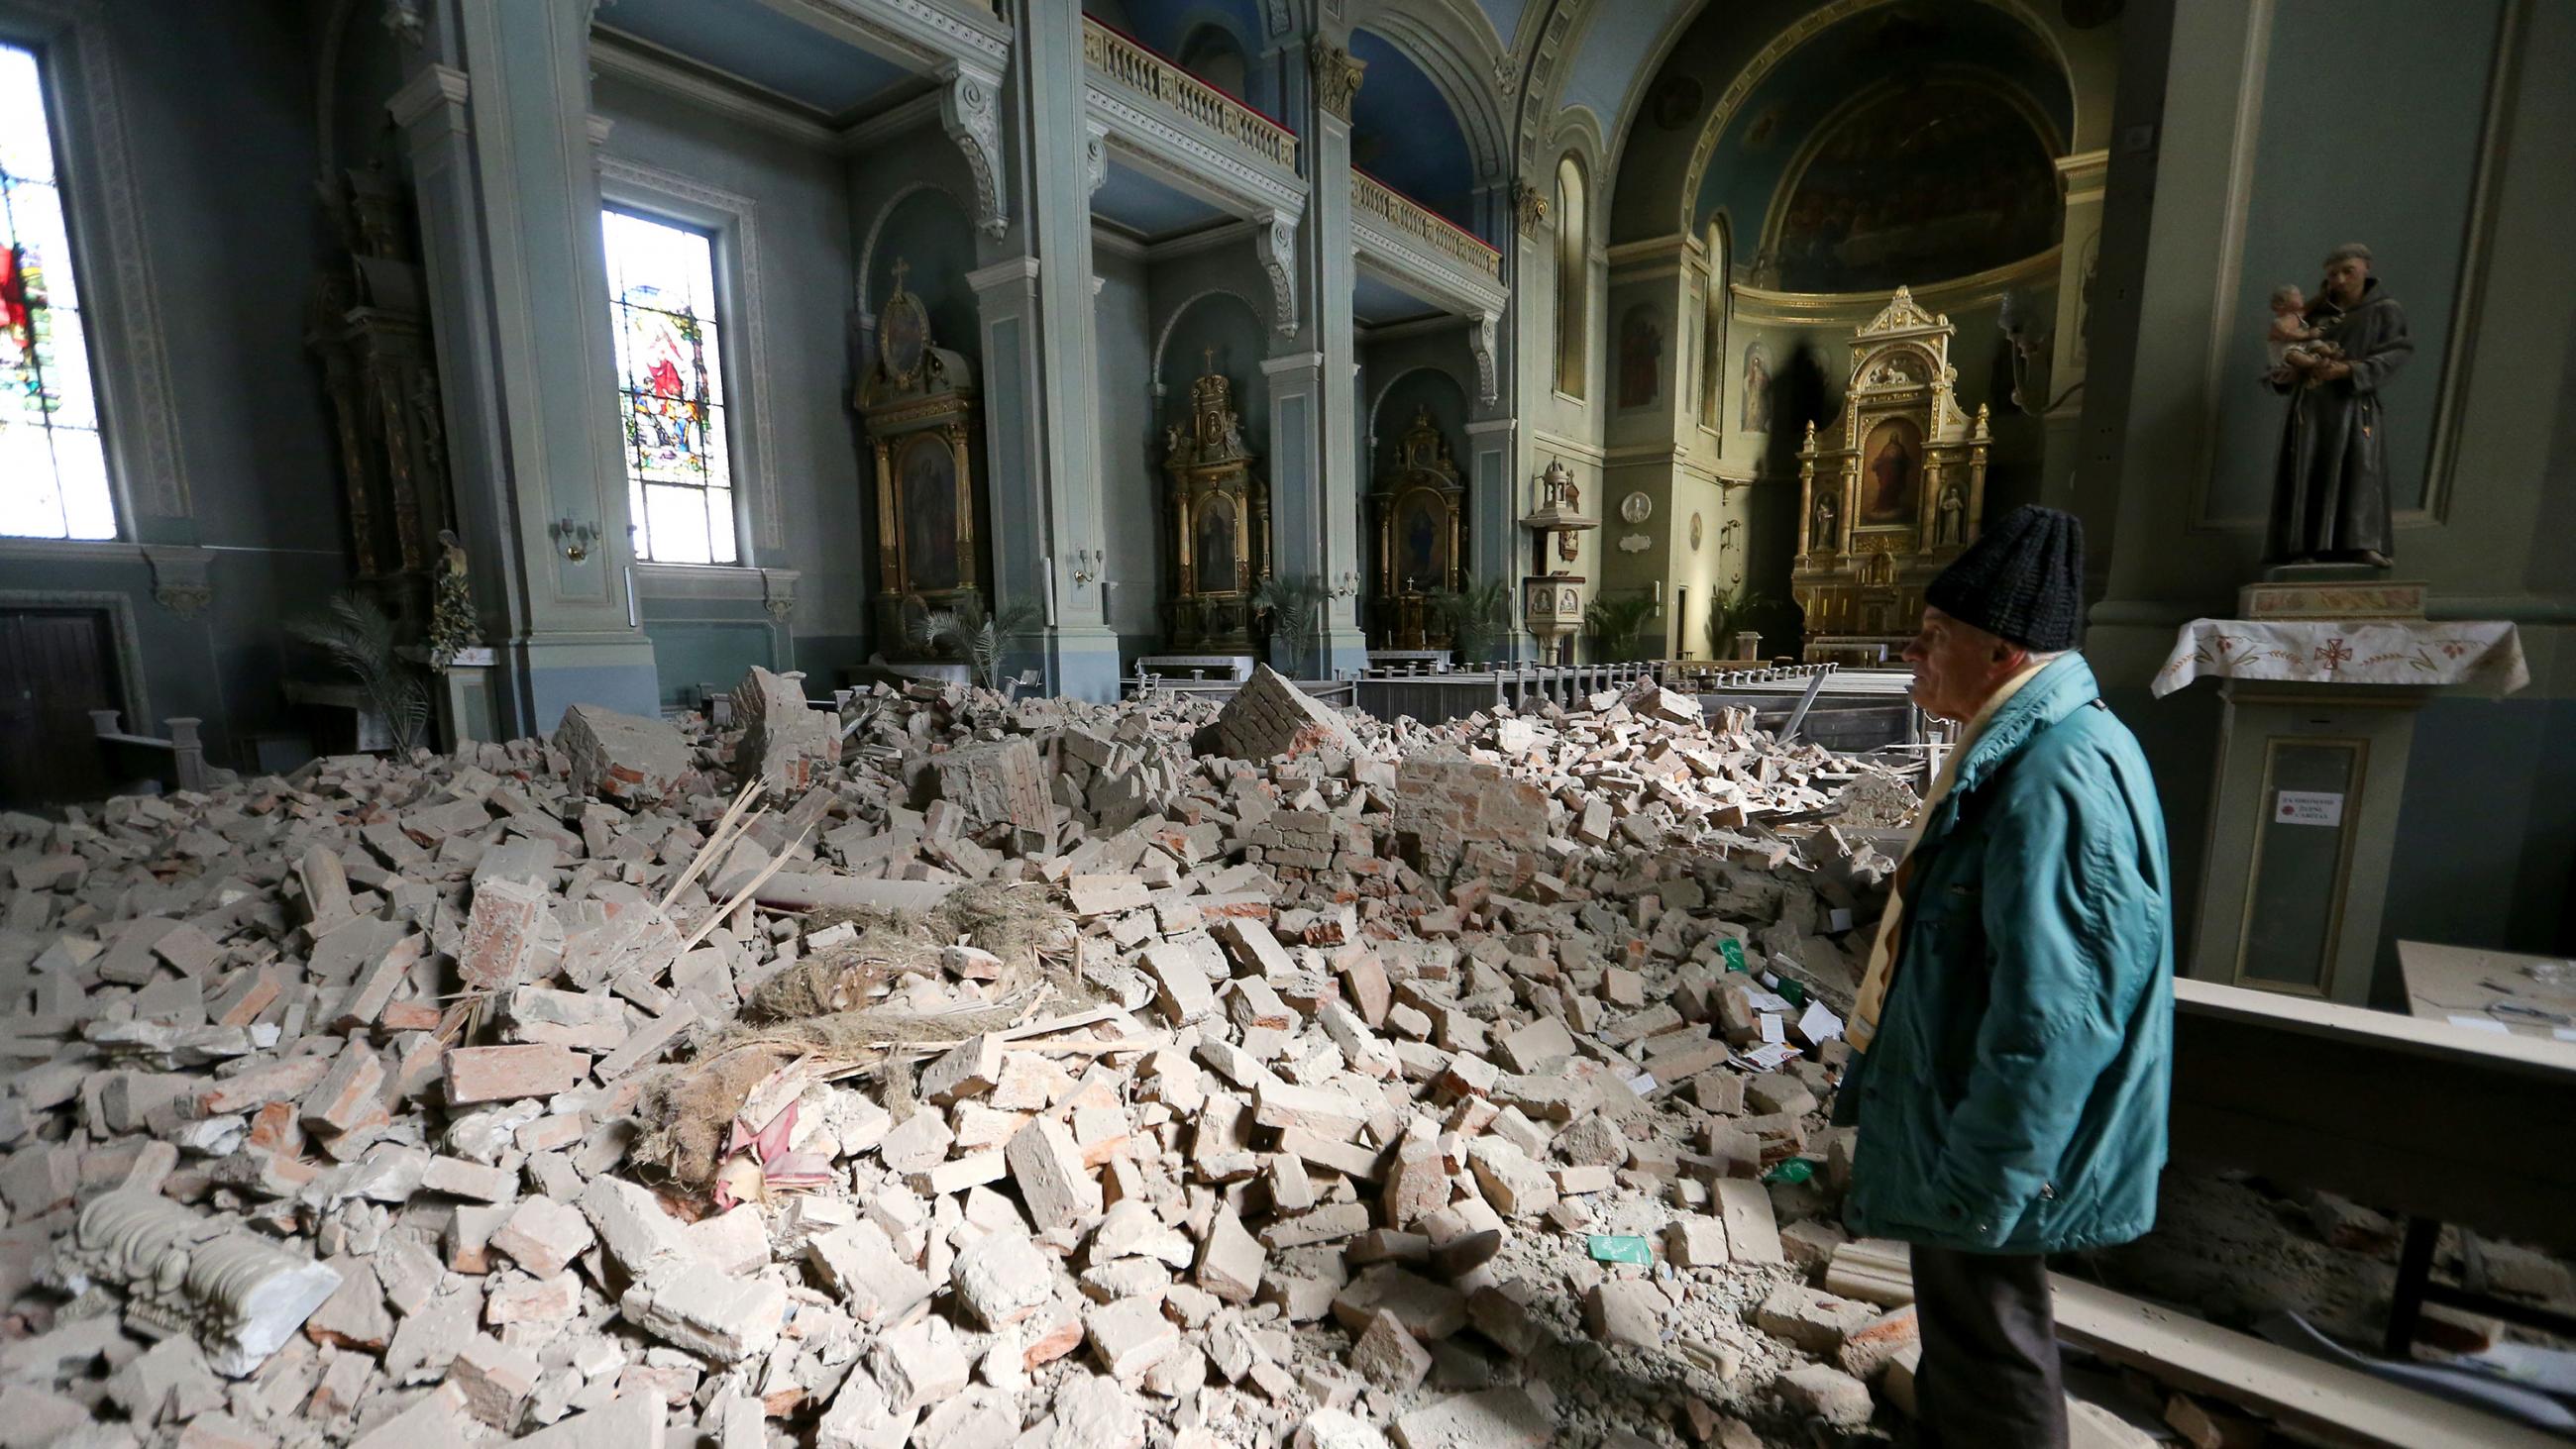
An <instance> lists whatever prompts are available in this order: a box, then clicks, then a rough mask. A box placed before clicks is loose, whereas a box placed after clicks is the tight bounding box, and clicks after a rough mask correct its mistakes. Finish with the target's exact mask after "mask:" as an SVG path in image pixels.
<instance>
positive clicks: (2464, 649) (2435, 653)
mask: <svg viewBox="0 0 2576 1449" xmlns="http://www.w3.org/2000/svg"><path fill="white" fill-rule="evenodd" d="M2203 675H2208V676H2210V677H2212V678H2216V679H2277V680H2288V681H2294V682H2296V683H2300V684H2397V685H2413V686H2417V687H2419V688H2429V687H2434V686H2440V685H2466V686H2469V687H2471V688H2475V689H2479V690H2482V691H2485V692H2488V693H2492V694H2499V695H2504V694H2511V693H2513V692H2514V691H2515V690H2517V689H2520V688H2522V687H2523V686H2524V685H2526V684H2529V683H2530V682H2531V670H2530V668H2529V667H2528V666H2527V665H2525V664H2524V662H2523V658H2522V636H2521V635H2520V634H2519V633H2518V632H2517V631H2516V630H2515V628H2514V626H2513V624H2512V623H2511V622H2509V621H2506V620H2501V619H2474V620H2461V621H2456V622H2453V621H2432V620H2423V619H2270V620H2259V621H2258V620H2251V619H2194V620H2192V621H2191V622H2190V623H2188V624H2185V625H2183V626H2182V629H2181V631H2180V633H2179V634H2178V635H2177V636H2176V638H2175V639H2174V647H2173V652H2172V653H2171V654H2168V655H2166V656H2165V663H2164V667H2163V668H2162V669H2159V670H2157V671H2156V677H2155V681H2154V683H2153V684H2152V685H2151V686H2150V688H2151V689H2152V690H2153V691H2154V693H2155V695H2156V697H2157V698H2159V699H2161V698H2163V697H2164V696H2166V695H2168V694H2171V693H2173V692H2174V691H2175V690H2177V689H2180V688H2182V687H2183V686H2184V685H2186V684H2189V683H2191V682H2192V681H2193V680H2195V679H2198V678H2200V677H2201V676H2203Z"/></svg>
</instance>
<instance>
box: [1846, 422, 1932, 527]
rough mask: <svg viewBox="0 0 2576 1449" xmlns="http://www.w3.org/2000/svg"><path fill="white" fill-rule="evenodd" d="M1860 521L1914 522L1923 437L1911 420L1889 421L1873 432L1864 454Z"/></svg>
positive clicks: (1921, 469) (1862, 460) (1862, 455)
mask: <svg viewBox="0 0 2576 1449" xmlns="http://www.w3.org/2000/svg"><path fill="white" fill-rule="evenodd" d="M1860 467H1861V480H1860V498H1861V503H1860V522H1861V523H1862V525H1863V526H1868V525H1872V524H1889V523H1898V524H1902V523H1912V522H1913V521H1914V499H1915V494H1916V492H1917V491H1918V490H1919V489H1920V487H1921V485H1922V482H1923V437H1922V433H1921V431H1920V430H1919V429H1917V428H1916V427H1915V425H1914V421H1913V419H1911V418H1889V419H1887V420H1886V421H1884V422H1882V423H1880V424H1879V425H1878V426H1877V427H1874V428H1872V429H1870V430H1869V440H1868V441H1867V442H1866V443H1865V444H1863V445H1862V447H1861V453H1860Z"/></svg>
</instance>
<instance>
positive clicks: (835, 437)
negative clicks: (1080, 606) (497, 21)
mask: <svg viewBox="0 0 2576 1449" xmlns="http://www.w3.org/2000/svg"><path fill="white" fill-rule="evenodd" d="M593 100H594V106H595V108H596V109H597V110H598V111H599V112H600V114H602V115H605V116H607V117H609V118H610V119H611V120H613V121H614V122H616V126H615V129H614V130H612V131H611V133H610V136H609V142H608V146H607V154H608V155H610V156H612V157H616V158H620V159H624V160H630V161H634V162H639V163H641V164H644V165H647V166H651V167H654V168H656V169H658V170H661V171H666V172H670V173H672V174H674V175H676V176H679V177H682V178H684V179H687V180H691V181H695V182H698V183H702V184H703V185H706V186H710V187H714V188H717V189H720V190H723V191H727V192H731V193H733V194H735V195H737V196H741V197H744V198H747V199H748V200H750V201H751V202H752V203H753V208H754V210H753V216H754V230H755V233H756V238H757V242H758V246H759V254H758V255H757V256H755V257H751V258H747V259H745V260H746V261H748V262H750V263H751V264H752V265H753V266H754V267H755V268H756V271H757V275H758V277H759V285H760V293H761V328H762V340H763V343H764V350H763V352H762V353H761V355H759V356H757V357H752V356H747V355H745V354H743V353H740V352H737V354H736V363H737V366H738V373H737V375H738V377H739V378H740V381H741V382H742V384H743V386H744V389H745V391H744V395H743V396H742V397H740V398H738V399H737V400H736V402H735V404H734V406H733V408H732V410H731V412H732V419H731V426H732V427H733V428H734V429H735V430H736V432H737V433H738V434H739V433H741V432H743V431H744V430H747V429H749V428H751V427H752V426H753V423H754V419H755V417H756V416H758V415H760V414H765V415H766V417H767V419H768V423H769V428H768V439H769V448H768V452H767V454H766V455H765V456H754V458H753V465H754V466H755V467H756V468H757V470H758V476H756V477H752V478H748V479H746V480H745V481H746V482H747V483H748V484H749V485H750V486H751V487H754V488H770V489H775V490H777V496H778V506H779V515H780V522H781V524H782V525H783V531H784V534H785V538H784V540H783V543H782V545H781V546H780V547H776V548H767V547H759V546H757V545H756V544H755V548H754V550H753V557H754V560H755V561H756V562H758V563H761V564H764V565H768V566H771V567H778V568H792V569H795V570H797V571H798V572H799V574H800V575H801V577H800V578H799V580H798V583H797V591H796V612H795V614H794V615H793V616H792V619H791V624H792V627H793V629H794V631H795V632H796V633H797V634H813V635H818V636H826V637H834V636H849V635H858V634H864V633H865V632H866V629H867V597H868V593H869V590H870V589H871V588H872V587H873V584H872V580H871V578H870V575H869V570H868V567H867V564H868V559H869V554H868V552H867V546H868V542H869V538H868V533H869V530H868V527H867V524H868V520H869V518H870V516H871V515H870V513H869V509H868V504H867V498H868V492H867V490H868V487H869V484H868V481H867V476H866V473H865V471H864V468H863V465H862V456H861V453H860V449H859V442H858V419H857V415H856V414H855V413H854V412H853V411H852V410H851V408H850V405H849V399H850V395H851V389H852V386H853V384H854V382H855V377H854V370H853V367H852V362H851V357H852V349H851V342H850V311H849V297H850V287H849V277H850V274H851V270H852V268H853V267H854V266H855V265H856V263H855V261H854V243H853V242H852V240H851V224H850V210H849V198H848V183H847V172H846V170H845V168H844V166H843V163H842V162H841V160H840V159H839V158H837V157H834V156H831V155H828V154H826V153H823V152H820V151H813V150H806V149H803V148H800V147H798V146H796V145H794V144H792V143H790V142H787V141H785V140H783V139H781V138H780V137H778V136H776V135H774V134H772V133H769V132H766V131H758V130H753V129H751V128H749V127H746V126H744V125H742V124H740V123H738V122H735V121H732V120H729V119H727V118H725V117H722V116H718V115H714V114H712V113H709V112H707V111H704V110H701V109H699V108H697V107H695V106H691V105H688V104H686V103H684V102H680V101H677V100H675V99H673V98H671V97H669V96H667V95H664V94H662V93H660V92H658V91H653V90H648V89H646V88H644V87H641V86H638V85H635V84H633V83H631V82H628V81H624V80H621V79H619V78H617V77H615V76H601V77H598V78H597V79H596V80H595V82H594V93H593ZM647 205H648V206H649V203H647ZM746 321H747V319H745V318H742V317H740V316H736V317H734V318H732V319H730V325H731V327H732V328H733V329H734V336H733V337H732V338H731V339H730V340H731V342H732V343H733V345H734V346H735V347H737V348H741V347H744V346H745V345H747V341H748V338H747V336H746V335H745V323H746ZM945 340H946V339H945V337H943V338H942V341H943V342H944V341H945ZM755 393H756V394H758V396H755ZM755 403H756V404H757V406H755ZM643 592H644V594H645V595H646V598H647V603H648V607H646V608H645V609H644V611H643V612H644V615H645V628H646V632H647V633H648V634H650V635H651V636H652V637H653V640H654V647H655V651H656V662H657V670H658V672H659V674H660V675H661V678H662V683H663V687H664V699H665V702H666V703H668V702H670V700H671V697H672V696H671V689H672V687H673V686H674V684H675V683H676V684H680V685H688V684H694V683H696V682H698V681H700V680H711V681H713V682H720V683H723V684H724V685H726V686H727V687H731V685H732V683H733V682H734V681H735V680H736V679H738V678H739V677H740V676H741V674H742V671H743V669H744V668H746V667H748V666H749V665H751V664H754V663H757V664H761V665H763V666H766V667H772V668H775V667H778V666H779V665H780V663H781V662H782V661H780V660H778V659H777V658H775V657H773V654H772V651H771V650H769V649H768V648H767V647H766V646H765V645H754V644H752V643H749V642H743V643H741V645H740V648H739V649H738V650H737V652H738V654H739V656H740V657H739V662H738V663H735V664H734V665H733V666H732V667H731V668H730V669H718V664H717V661H716V659H715V657H714V655H713V654H712V653H711V652H710V643H709V641H711V640H717V639H737V638H741V637H744V636H740V631H739V630H720V631H718V632H716V633H714V634H711V635H708V636H707V637H706V638H705V639H692V638H689V637H687V636H686V632H685V631H686V628H687V627H688V626H684V625H682V624H680V623H678V622H677V621H676V620H675V619H674V618H673V617H672V613H671V610H670V609H669V608H664V607H661V606H658V605H653V604H652V600H651V594H652V588H651V585H650V584H649V583H648V584H647V585H646V586H645V587H644V589H643ZM751 610H752V613H753V615H754V616H756V617H757V618H758V619H759V621H760V622H761V623H763V624H766V623H767V622H768V619H767V616H766V615H765V614H762V613H761V612H760V610H759V607H758V605H757V604H756V603H754V604H753V605H751ZM657 617H658V619H659V622H657ZM710 670H716V671H717V672H716V673H714V674H710V673H709V672H708V671H710ZM820 682H828V681H820Z"/></svg>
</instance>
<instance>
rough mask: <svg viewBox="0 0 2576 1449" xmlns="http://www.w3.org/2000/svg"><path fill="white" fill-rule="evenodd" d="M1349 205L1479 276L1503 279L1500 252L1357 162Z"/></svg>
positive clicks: (1352, 176) (1352, 174)
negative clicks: (1372, 174) (1389, 184)
mask: <svg viewBox="0 0 2576 1449" xmlns="http://www.w3.org/2000/svg"><path fill="white" fill-rule="evenodd" d="M1351 206H1352V207H1353V208H1354V209H1356V210H1359V211H1364V212H1367V213H1368V214H1369V215H1371V216H1374V217H1376V218H1377V219H1378V220H1380V221H1383V222H1385V223H1386V224H1387V225H1388V226H1391V227H1393V228H1395V230H1397V231H1399V232H1401V233H1403V234H1404V235H1405V236H1407V237H1410V238H1412V239H1413V240H1415V241H1418V242H1420V243H1422V245H1423V246H1424V247H1426V248H1428V249H1429V250H1430V251H1431V252H1432V253H1433V254H1434V255H1437V256H1442V257H1447V258H1449V259H1450V260H1452V261H1454V262H1456V263H1458V265H1460V266H1462V267H1465V268H1466V269H1467V270H1469V271H1471V272H1474V273H1476V274H1477V275H1478V276H1482V277H1489V278H1491V279H1493V280H1494V281H1497V282H1499V281H1501V280H1502V279H1503V254H1502V253H1501V252H1498V251H1496V250H1494V249H1493V248H1492V247H1489V246H1487V245H1485V243H1484V242H1482V241H1480V240H1478V239H1477V238H1475V237H1474V236H1472V235H1470V234H1468V233H1467V232H1466V231H1464V230H1461V229H1460V228H1459V227H1458V225H1457V224H1456V223H1454V222H1452V221H1450V220H1449V219H1448V218H1447V217H1444V216H1442V215H1440V214H1439V213H1437V212H1435V211H1432V210H1431V209H1430V208H1428V207H1425V206H1424V205H1423V204H1422V203H1420V202H1418V201H1415V200H1414V199H1413V198H1412V197H1410V196H1407V195H1405V194H1404V193H1403V192H1401V191H1397V190H1395V189H1394V188H1393V187H1390V186H1388V185H1387V184H1386V183H1385V182H1383V181H1380V180H1378V179H1377V178H1376V177H1374V176H1371V175H1369V174H1368V173H1367V172H1365V171H1362V170H1360V169H1359V168H1358V167H1356V166H1354V167H1352V168H1351Z"/></svg>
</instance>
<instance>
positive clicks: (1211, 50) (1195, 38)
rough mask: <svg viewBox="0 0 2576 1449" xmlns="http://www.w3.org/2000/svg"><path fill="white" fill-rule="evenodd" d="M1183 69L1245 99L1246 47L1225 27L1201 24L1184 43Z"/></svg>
mask: <svg viewBox="0 0 2576 1449" xmlns="http://www.w3.org/2000/svg"><path fill="white" fill-rule="evenodd" d="M1180 62H1181V69H1183V70H1185V71H1188V72H1189V73H1190V74H1192V75H1194V76H1197V77H1198V78H1199V79H1200V80H1203V81H1206V82H1207V83H1208V84H1209V85H1212V86H1214V87H1216V88H1217V89H1218V90H1221V91H1223V92H1225V93H1226V94H1227V95H1230V96H1232V97H1234V98H1235V99H1236V100H1238V101H1239V100H1242V99H1243V98H1244V90H1243V85H1244V75H1245V64H1244V59H1243V47H1242V46H1241V45H1240V44H1238V43H1236V41H1235V38H1234V37H1233V36H1232V35H1230V34H1228V33H1227V32H1226V30H1225V29H1224V27H1222V26H1217V25H1202V26H1200V27H1199V28H1198V29H1196V30H1193V31H1191V32H1190V34H1189V38H1188V39H1186V40H1184V41H1182V42H1181V54H1180Z"/></svg>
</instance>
